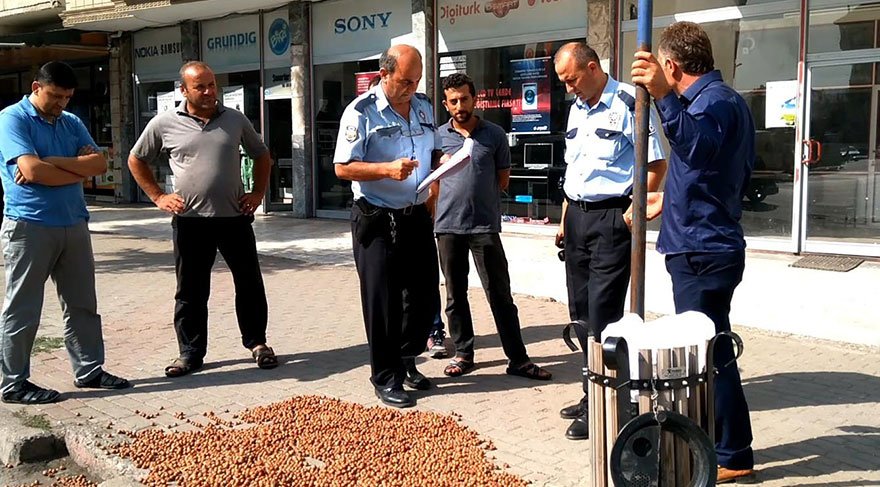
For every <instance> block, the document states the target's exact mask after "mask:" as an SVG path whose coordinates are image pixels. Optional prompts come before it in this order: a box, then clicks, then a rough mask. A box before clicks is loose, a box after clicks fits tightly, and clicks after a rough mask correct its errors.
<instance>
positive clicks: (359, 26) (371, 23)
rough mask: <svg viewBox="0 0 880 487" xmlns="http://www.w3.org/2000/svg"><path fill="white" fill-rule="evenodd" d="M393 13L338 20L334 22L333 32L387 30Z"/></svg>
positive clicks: (354, 16)
mask: <svg viewBox="0 0 880 487" xmlns="http://www.w3.org/2000/svg"><path fill="white" fill-rule="evenodd" d="M390 18H391V12H380V13H374V14H369V15H353V16H351V17H348V18H344V17H342V18H338V19H336V20H335V21H334V22H333V32H334V33H336V34H344V33H346V32H360V31H365V30H376V29H387V28H388V20H389V19H390Z"/></svg>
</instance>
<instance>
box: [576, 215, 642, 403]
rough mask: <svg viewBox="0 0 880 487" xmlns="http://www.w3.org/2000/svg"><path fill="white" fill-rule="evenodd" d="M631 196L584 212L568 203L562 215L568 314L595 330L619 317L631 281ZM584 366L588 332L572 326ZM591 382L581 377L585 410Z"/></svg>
mask: <svg viewBox="0 0 880 487" xmlns="http://www.w3.org/2000/svg"><path fill="white" fill-rule="evenodd" d="M629 204H630V202H629V198H615V199H613V200H608V201H607V202H601V203H599V204H596V205H595V206H596V208H587V209H582V208H581V207H580V206H578V205H577V204H576V203H569V205H568V210H566V212H565V222H564V223H563V225H564V231H565V239H564V240H565V279H566V284H567V287H568V314H569V316H570V318H571V320H572V321H575V320H583V321H586V322H587V323H589V324H590V325H591V327H593V329H595V330H596V331H597V332H601V331H602V330H604V329H605V327H606V326H608V324H609V323H614V322H615V321H618V320H619V319H621V318H622V317H623V305H624V301H625V300H626V290H627V287H628V285H629V277H630V255H631V252H632V249H631V245H632V234H631V233H630V230H629V228H628V227H627V226H626V223H625V222H624V221H623V212H624V211H625V210H626V208H627V207H629ZM575 331H576V333H577V336H578V341H579V342H580V346H581V350H583V352H584V368H585V369H586V367H587V347H588V342H589V337H588V335H587V331H586V330H583V329H581V327H575ZM588 387H589V381H588V380H587V378H586V374H585V375H584V378H583V389H584V397H583V398H582V399H581V401H582V402H583V404H584V405H585V406H586V403H587V390H588Z"/></svg>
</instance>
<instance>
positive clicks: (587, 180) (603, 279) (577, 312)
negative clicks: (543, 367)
mask: <svg viewBox="0 0 880 487" xmlns="http://www.w3.org/2000/svg"><path fill="white" fill-rule="evenodd" d="M554 64H555V69H556V74H557V76H558V77H559V80H560V81H561V82H562V83H564V84H565V87H566V90H567V91H568V93H572V94H574V95H575V96H576V97H577V98H576V99H575V102H574V103H573V104H572V106H571V111H570V112H569V117H568V129H567V132H566V135H565V137H566V139H565V143H566V145H565V162H566V163H567V165H568V166H567V168H566V171H565V182H564V183H563V190H564V192H565V202H564V203H563V207H562V222H561V223H560V226H559V231H558V232H557V234H556V245H557V246H560V247H563V248H564V250H565V253H564V254H565V277H566V284H567V287H568V310H569V315H570V317H571V320H572V322H577V321H581V322H586V323H588V324H589V326H590V331H592V332H593V333H594V334H597V335H596V336H598V333H600V332H601V331H602V330H603V329H604V328H605V326H606V325H608V324H609V323H613V322H615V321H617V320H619V319H620V318H622V317H623V303H624V300H625V298H626V289H627V284H628V282H629V275H630V246H631V239H632V235H631V234H630V229H629V226H630V224H631V222H632V214H631V200H630V197H629V196H630V194H631V192H632V183H633V172H634V171H635V89H634V88H633V87H632V86H630V85H627V84H624V83H620V82H618V81H616V80H614V79H613V78H611V77H610V76H608V75H607V74H605V73H604V72H603V71H602V67H601V66H600V65H599V57H598V56H597V55H596V51H594V50H593V49H592V48H590V47H589V46H587V45H586V44H584V43H582V42H572V43H569V44H566V45H564V46H562V47H561V48H560V49H559V51H558V52H557V53H556V57H555V59H554ZM656 126H657V124H656V122H655V123H653V124H652V127H656ZM648 161H649V163H650V165H649V166H648V188H649V189H648V190H649V191H654V190H656V189H657V188H658V187H659V186H660V182H661V181H662V180H663V175H664V174H665V173H666V161H665V160H664V158H663V150H662V148H661V146H660V142H659V141H658V140H657V138H656V137H655V136H654V133H653V130H652V131H651V135H650V137H649V150H648ZM654 216H656V215H648V217H649V219H650V218H653V217H654ZM574 328H575V331H576V333H577V335H578V340H579V341H580V344H581V349H582V350H584V363H585V365H586V350H587V343H588V340H587V337H588V330H586V329H584V328H583V327H581V326H575V327H574ZM583 388H584V396H583V398H582V399H581V401H580V403H579V404H575V405H572V406H569V407H566V408H563V409H562V411H560V415H561V416H562V417H563V418H566V419H573V420H574V421H573V422H572V424H571V425H570V426H569V427H568V430H567V431H566V433H565V436H566V438H568V439H571V440H582V439H586V438H587V436H588V431H589V429H588V428H589V427H588V424H587V414H588V412H587V396H586V392H587V379H586V378H584V381H583Z"/></svg>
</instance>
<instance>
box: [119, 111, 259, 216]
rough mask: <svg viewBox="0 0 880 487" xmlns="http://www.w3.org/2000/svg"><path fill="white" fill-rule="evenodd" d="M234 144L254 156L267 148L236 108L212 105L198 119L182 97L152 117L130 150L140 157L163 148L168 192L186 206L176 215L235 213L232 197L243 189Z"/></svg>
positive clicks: (150, 159) (152, 155) (237, 210)
mask: <svg viewBox="0 0 880 487" xmlns="http://www.w3.org/2000/svg"><path fill="white" fill-rule="evenodd" d="M239 145H240V146H242V147H244V150H245V152H247V154H248V155H249V156H250V157H251V158H254V159H256V158H258V157H260V156H262V155H264V154H265V153H266V152H267V151H268V150H269V149H268V148H266V144H264V143H263V141H262V139H260V136H259V135H258V134H257V132H256V130H254V126H253V125H252V124H251V122H250V120H248V119H247V117H245V116H244V114H243V113H241V112H239V111H238V110H232V109H227V108H224V107H223V106H221V105H218V107H217V112H216V113H215V114H214V116H213V117H212V118H211V119H210V120H208V123H204V122H203V121H202V120H201V119H199V118H197V117H194V116H193V115H190V114H189V113H188V112H187V111H186V102H183V103H181V104H180V106H179V107H178V108H177V109H175V110H168V111H166V112H163V113H160V114H159V115H156V116H155V117H153V119H152V120H150V122H149V123H148V124H147V126H146V128H144V133H142V134H141V136H140V138H139V139H138V141H137V142H136V143H135V144H134V147H133V148H132V149H131V153H132V154H133V155H134V156H135V157H137V158H138V159H140V160H142V161H145V162H153V161H154V160H155V159H156V158H157V157H158V156H159V154H160V153H161V152H162V151H165V152H167V153H168V155H169V161H170V165H171V172H172V173H173V174H174V192H176V193H177V194H179V195H180V196H181V197H182V198H183V200H184V204H185V206H186V209H185V210H184V212H183V213H182V214H181V216H201V217H232V216H238V215H241V209H240V207H239V203H238V200H239V198H241V196H242V195H244V192H245V191H244V184H243V183H242V180H241V153H240V152H239V149H238V147H239Z"/></svg>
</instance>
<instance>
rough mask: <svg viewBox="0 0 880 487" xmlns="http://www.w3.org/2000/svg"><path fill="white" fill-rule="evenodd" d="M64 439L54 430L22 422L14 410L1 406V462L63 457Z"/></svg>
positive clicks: (14, 463)
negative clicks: (34, 426) (33, 426)
mask: <svg viewBox="0 0 880 487" xmlns="http://www.w3.org/2000/svg"><path fill="white" fill-rule="evenodd" d="M66 454H67V450H66V449H65V447H64V439H63V438H61V437H60V436H58V435H57V434H55V433H54V432H52V431H47V430H44V429H39V428H32V427H30V426H25V425H23V424H22V422H21V419H19V418H18V417H16V416H15V415H14V414H13V413H12V411H10V410H8V409H6V408H0V462H2V464H3V465H12V466H16V465H21V464H22V463H28V462H39V461H42V460H52V459H55V458H60V457H63V456H65V455H66Z"/></svg>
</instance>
